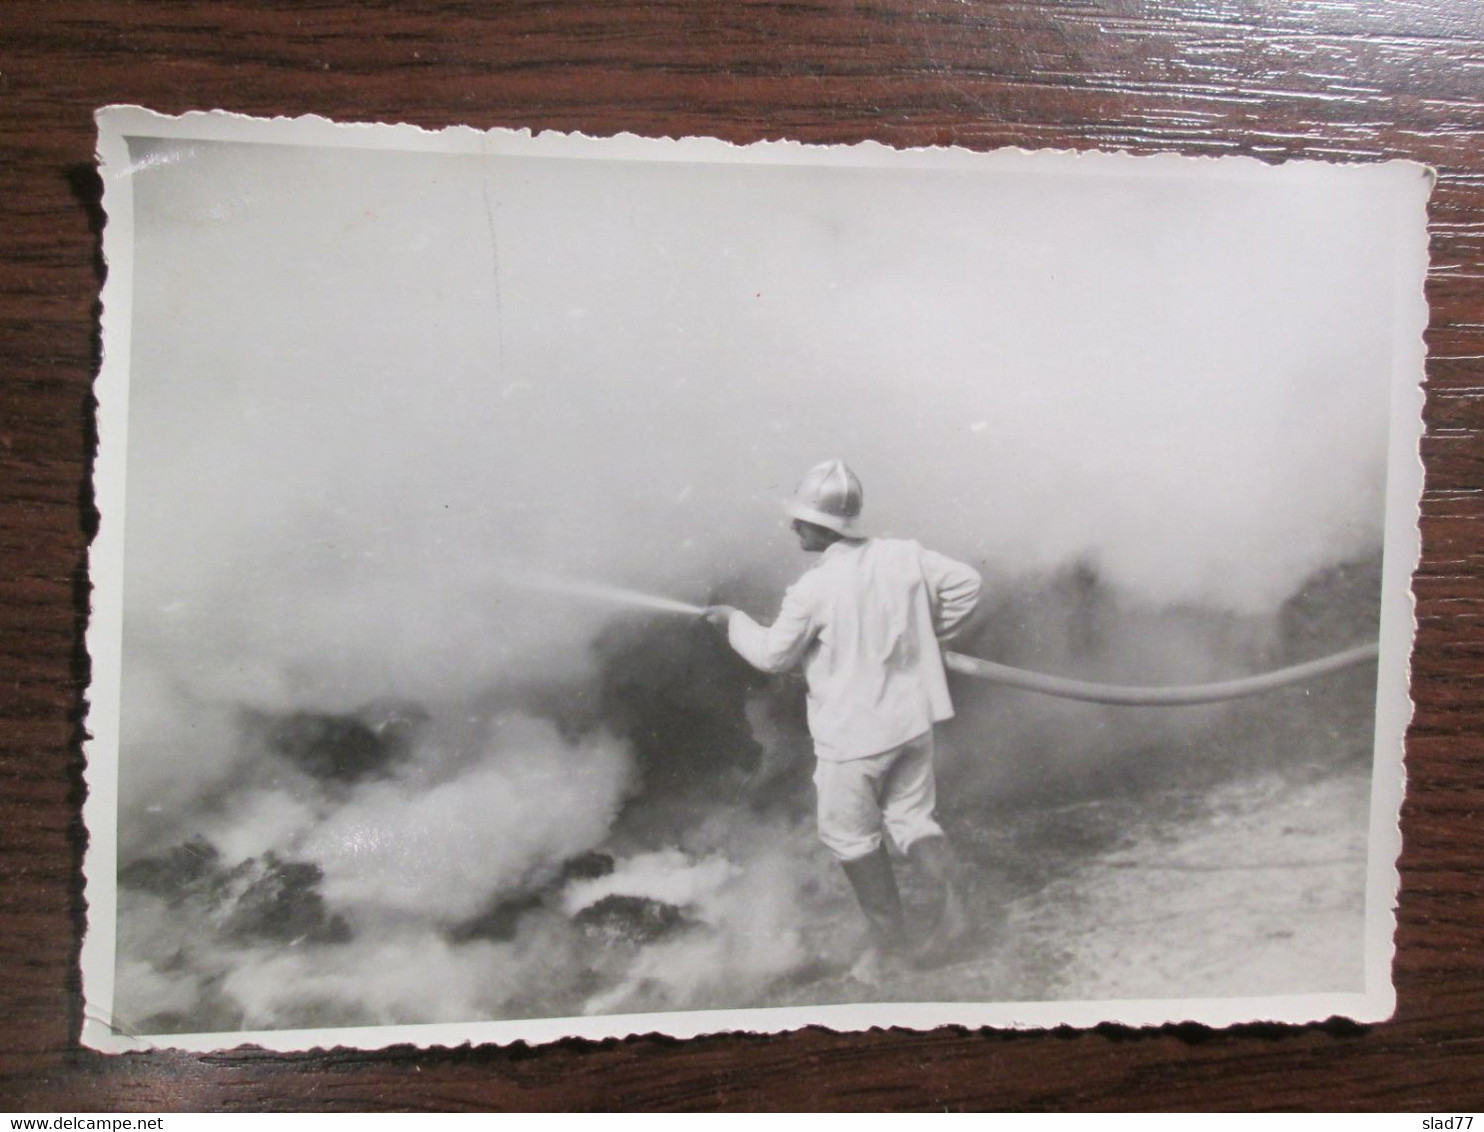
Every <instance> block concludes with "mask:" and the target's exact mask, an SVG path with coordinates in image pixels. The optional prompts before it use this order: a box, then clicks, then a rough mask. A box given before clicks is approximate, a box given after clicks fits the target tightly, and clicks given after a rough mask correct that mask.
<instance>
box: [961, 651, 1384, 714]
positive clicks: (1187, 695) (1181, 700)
mask: <svg viewBox="0 0 1484 1132" xmlns="http://www.w3.org/2000/svg"><path fill="white" fill-rule="evenodd" d="M1379 652H1380V647H1379V646H1378V645H1374V644H1370V645H1357V646H1356V647H1355V648H1350V649H1345V650H1344V651H1343V652H1337V653H1333V654H1332V655H1330V656H1325V657H1320V658H1319V659H1318V660H1311V661H1307V662H1305V663H1303V664H1295V665H1291V666H1289V667H1287V668H1278V669H1274V670H1273V671H1272V672H1263V673H1260V674H1258V675H1256V676H1244V677H1241V678H1239V679H1236V680H1222V681H1219V682H1217V683H1214V684H1187V685H1183V686H1177V687H1172V688H1171V687H1137V686H1131V685H1125V684H1097V683H1093V682H1091V681H1087V680H1072V679H1068V678H1066V677H1063V676H1048V675H1046V674H1045V673H1041V672H1031V671H1028V670H1027V669H1024V668H1013V667H1011V666H1010V665H1008V664H996V663H995V662H994V661H992V660H981V659H979V658H978V657H977V656H965V655H963V654H962V653H956V652H945V653H944V654H943V663H944V665H945V666H946V667H947V668H948V669H949V670H950V671H953V672H959V673H962V674H963V675H965V676H973V677H976V678H977V679H980V680H988V681H990V682H991V683H994V684H1002V685H1005V686H1006V687H1010V688H1020V689H1023V690H1025V691H1028V692H1041V693H1044V694H1045V695H1048V696H1060V697H1061V698H1063V699H1069V700H1086V701H1088V702H1090V703H1096V704H1130V705H1144V706H1153V707H1182V706H1188V705H1191V704H1209V703H1215V702H1217V701H1219V700H1235V699H1240V698H1241V697H1243V696H1255V695H1258V694H1259V693H1261V692H1267V691H1271V690H1272V689H1274V688H1282V687H1285V686H1287V685H1290V684H1299V683H1302V682H1303V681H1305V680H1309V679H1311V678H1313V677H1315V676H1323V675H1325V674H1326V673H1330V672H1335V671H1338V670H1339V669H1342V668H1348V667H1350V666H1351V665H1355V664H1364V663H1365V662H1366V661H1368V660H1374V659H1375V658H1376V656H1377V655H1378V654H1379Z"/></svg>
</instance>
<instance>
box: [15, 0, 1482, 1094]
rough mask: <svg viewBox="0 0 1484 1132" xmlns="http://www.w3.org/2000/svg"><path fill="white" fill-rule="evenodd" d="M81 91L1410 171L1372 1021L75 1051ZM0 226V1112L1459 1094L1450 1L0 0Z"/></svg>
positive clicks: (463, 119)
mask: <svg viewBox="0 0 1484 1132" xmlns="http://www.w3.org/2000/svg"><path fill="white" fill-rule="evenodd" d="M116 102H123V103H139V104H143V105H146V106H150V107H152V108H155V109H158V110H161V111H166V112H180V111H184V110H189V109H201V108H211V107H223V108H227V109H231V110H236V111H241V112H244V113H250V114H258V115H276V114H301V113H309V112H312V113H317V114H322V115H325V116H328V117H333V118H337V119H344V120H363V121H373V120H375V121H410V122H415V123H418V124H420V125H424V126H430V127H436V126H443V125H447V124H452V123H465V124H471V125H476V126H497V125H498V126H516V127H533V128H540V129H546V128H551V129H559V130H581V131H584V132H588V133H594V134H611V133H616V132H620V131H632V132H635V133H640V134H648V135H681V134H692V133H701V134H711V135H715V136H719V137H722V138H726V139H728V140H731V141H736V142H749V141H753V140H756V139H760V138H780V137H787V138H796V139H800V140H805V141H811V142H854V141H859V140H862V139H867V138H870V139H875V140H878V141H882V142H887V143H891V144H894V145H904V146H905V145H928V144H950V143H951V144H957V145H964V146H970V147H974V148H989V147H994V146H1004V145H1016V146H1024V147H1047V146H1050V147H1059V148H1075V149H1086V148H1105V149H1128V150H1133V151H1137V152H1149V151H1156V150H1174V151H1178V152H1181V153H1188V154H1223V153H1245V154H1252V155H1256V156H1258V157H1262V158H1265V159H1271V160H1276V159H1280V158H1285V157H1311V158H1313V157H1318V158H1332V159H1367V160H1373V159H1377V158H1383V157H1406V158H1412V159H1415V160H1418V161H1424V162H1427V163H1429V164H1431V165H1433V166H1434V167H1436V169H1437V170H1438V173H1439V180H1438V185H1437V190H1436V192H1435V194H1434V197H1433V200H1432V204H1431V208H1430V221H1431V233H1432V237H1431V249H1432V267H1431V272H1430V275H1429V281H1428V298H1429V300H1430V303H1431V307H1432V315H1431V326H1430V329H1429V331H1428V336H1427V341H1428V346H1429V350H1430V356H1429V359H1428V363H1427V376H1428V388H1427V408H1426V420H1427V427H1428V434H1427V438H1426V440H1425V442H1424V445H1423V456H1424V461H1425V464H1426V469H1427V481H1426V484H1427V486H1426V496H1425V499H1424V503H1423V511H1424V518H1423V536H1424V561H1423V565H1422V569H1421V572H1420V574H1419V575H1418V577H1417V580H1416V587H1415V588H1416V595H1417V611H1418V616H1419V619H1420V623H1421V630H1420V634H1419V637H1418V642H1417V651H1416V656H1415V659H1414V666H1413V672H1414V685H1413V693H1414V698H1415V700H1416V703H1417V715H1416V720H1415V723H1414V725H1413V728H1412V731H1411V735H1410V738H1409V740H1408V747H1407V764H1408V772H1409V777H1410V782H1409V788H1408V798H1407V802H1406V806H1405V810H1404V818H1403V833H1404V837H1405V842H1406V847H1405V851H1404V854H1403V858H1402V862H1401V874H1402V892H1401V897H1400V911H1399V919H1400V928H1399V932H1398V947H1399V950H1398V956H1397V961H1396V985H1397V989H1398V994H1399V1000H1400V1005H1399V1009H1398V1012H1397V1015H1396V1018H1395V1019H1394V1020H1393V1021H1391V1022H1388V1023H1386V1024H1383V1025H1375V1026H1368V1027H1363V1028H1362V1027H1355V1026H1350V1025H1343V1024H1336V1025H1331V1026H1328V1027H1308V1028H1281V1027H1253V1028H1239V1029H1237V1030H1233V1031H1222V1032H1214V1031H1209V1030H1205V1029H1201V1028H1198V1027H1180V1028H1166V1029H1164V1030H1157V1031H1155V1030H1151V1031H1129V1030H1119V1029H1114V1028H1105V1029H1102V1030H1097V1031H1093V1032H1088V1033H1073V1032H1070V1031H1067V1032H1056V1033H1024V1034H1017V1033H997V1032H966V1031H962V1030H942V1031H938V1032H935V1033H931V1034H914V1033H904V1032H892V1033H881V1032H875V1033H871V1034H864V1035H843V1036H842V1035H835V1034H831V1033H827V1032H824V1031H819V1030H811V1031H806V1032H803V1033H797V1034H792V1035H787V1036H781V1037H770V1038H756V1037H718V1038H711V1039H703V1040H697V1041H687V1042H676V1041H670V1040H659V1039H645V1038H641V1039H634V1040H630V1041H624V1042H608V1043H602V1044H594V1043H568V1044H563V1045H557V1046H550V1047H545V1048H541V1049H537V1050H532V1049H528V1048H524V1047H515V1048H504V1049H499V1048H480V1049H473V1050H470V1049H463V1050H454V1051H440V1052H420V1051H415V1050H405V1049H404V1050H400V1051H391V1052H381V1053H348V1052H325V1053H315V1054H305V1055H300V1056H282V1055H268V1054H260V1053H234V1054H230V1055H219V1056H203V1055H187V1054H179V1053H158V1054H147V1055H128V1056H121V1057H104V1056H101V1055H98V1054H94V1053H92V1052H90V1051H87V1050H84V1049H82V1048H81V1047H80V1046H79V1045H78V1032H79V1026H80V1020H81V1010H82V1005H81V998H80V994H79V977H78V966H77V965H78V944H79V939H80V936H81V932H82V926H83V894H82V885H81V873H80V862H81V854H82V849H83V845H84V838H85V832H84V830H83V829H82V826H81V823H80V817H79V812H80V802H81V797H82V789H83V788H82V778H81V755H80V734H81V733H80V723H79V720H80V717H81V710H82V698H83V695H84V691H85V688H86V684H87V675H88V665H87V658H86V654H85V652H84V650H83V647H82V631H83V627H84V624H85V618H86V606H87V584H86V561H87V551H88V542H89V539H90V536H91V534H92V531H93V528H94V516H93V511H92V505H91V501H90V489H89V486H88V478H89V461H90V454H91V449H92V445H93V438H94V429H93V424H92V400H91V397H92V394H91V384H92V379H93V376H94V372H95V369H96V366H97V360H98V346H97V339H96V326H95V315H96V303H97V294H98V288H99V283H100V276H99V271H100V267H99V255H98V232H99V226H100V223H101V218H100V216H99V213H98V208H97V204H96V197H97V183H96V179H95V176H94V174H93V172H92V154H93V147H94V131H93V124H92V117H91V115H92V111H93V110H94V109H95V108H96V107H98V106H101V105H104V104H107V103H116ZM0 218H3V219H0V553H3V570H0V1108H13V1109H40V1110H48V1111H67V1110H98V1109H102V1110H147V1111H163V1110H179V1109H228V1110H252V1109H356V1108H398V1109H403V1108H410V1109H450V1108H451V1109H485V1108H492V1109H500V1108H579V1109H580V1108H691V1109H709V1108H813V1107H870V1108H885V1107H891V1108H945V1107H946V1108H958V1107H974V1108H985V1107H993V1108H1008V1107H1015V1108H1054V1109H1062V1108H1068V1109H1070V1108H1078V1109H1084V1108H1217V1107H1220V1108H1240V1109H1246V1108H1326V1109H1347V1108H1385V1109H1397V1108H1407V1109H1421V1110H1443V1109H1451V1110H1458V1109H1460V1108H1463V1109H1467V1108H1478V1107H1484V1104H1481V1102H1484V906H1481V902H1480V899H1479V888H1480V884H1481V876H1484V869H1481V863H1484V822H1481V818H1480V815H1481V811H1484V743H1481V721H1484V694H1481V693H1484V523H1481V521H1480V520H1481V518H1484V443H1481V435H1480V429H1481V426H1484V5H1481V4H1480V3H1479V2H1478V0H1349V2H1341V0H1104V2H1099V0H1013V2H1012V0H1003V2H987V0H922V2H918V0H869V2H858V3H846V2H834V0H817V2H810V0H804V2H788V3H784V2H781V0H779V2H764V3H753V2H747V0H668V2H643V3H627V2H619V0H612V2H609V3H600V2H594V0H573V2H570V3H546V2H536V0H511V2H507V3H498V2H495V3H472V2H467V0H447V2H444V3H428V4H420V5H410V4H397V5H392V4H369V5H368V4H351V3H314V4H283V5H260V6H249V5H246V4H239V3H211V4H208V3H122V2H119V3H59V2H54V0H9V2H7V3H5V4H4V5H3V6H0Z"/></svg>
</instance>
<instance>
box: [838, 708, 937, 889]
mask: <svg viewBox="0 0 1484 1132" xmlns="http://www.w3.org/2000/svg"><path fill="white" fill-rule="evenodd" d="M814 789H815V792H816V793H817V795H818V803H819V839H820V840H821V841H823V842H824V844H825V847H826V848H827V849H829V851H830V852H831V853H833V854H834V855H835V856H836V857H837V858H838V859H839V860H841V861H855V860H859V859H860V858H861V857H869V856H870V855H871V854H872V853H874V852H876V850H877V849H879V848H880V847H881V835H882V831H883V829H884V830H885V832H887V833H889V834H891V839H892V841H893V842H894V843H895V844H896V847H897V848H898V849H900V850H901V851H902V852H903V853H905V852H906V851H907V850H908V849H909V848H910V847H911V846H912V845H913V844H914V843H916V842H918V841H921V840H923V839H924V838H927V837H942V836H943V829H942V827H941V826H939V825H938V823H937V822H936V821H934V820H933V810H934V808H935V807H936V806H937V803H938V796H937V786H936V784H935V783H934V781H933V733H932V731H931V730H928V731H925V732H923V733H922V734H921V735H919V736H918V737H917V738H915V739H909V740H908V741H907V742H905V743H903V744H902V745H901V746H900V747H893V748H891V749H890V750H889V751H882V752H881V753H880V754H876V755H868V756H867V757H866V758H863V759H849V760H847V761H845V762H826V761H825V760H824V759H820V760H819V762H818V763H817V764H816V765H815V768H814Z"/></svg>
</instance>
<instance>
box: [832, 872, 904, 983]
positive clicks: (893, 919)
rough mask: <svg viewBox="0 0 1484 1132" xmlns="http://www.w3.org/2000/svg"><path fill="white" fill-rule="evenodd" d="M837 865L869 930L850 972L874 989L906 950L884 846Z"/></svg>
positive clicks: (895, 892)
mask: <svg viewBox="0 0 1484 1132" xmlns="http://www.w3.org/2000/svg"><path fill="white" fill-rule="evenodd" d="M840 864H841V866H842V867H843V868H844V869H845V875H846V876H847V877H848V878H850V887H851V888H853V889H854V890H855V898H856V900H857V901H858V902H859V904H860V906H861V911H862V912H864V913H865V914H866V923H867V925H868V926H869V927H870V931H871V945H870V946H869V947H868V948H867V949H866V953H865V954H864V955H862V956H861V957H860V959H859V961H858V962H857V963H856V964H855V966H854V967H852V968H851V971H850V973H851V974H852V975H854V976H855V977H856V978H857V979H859V980H860V981H861V982H863V983H866V984H868V985H870V986H876V985H878V984H879V983H880V982H881V979H882V978H883V976H885V975H886V974H887V973H888V972H889V970H890V968H891V966H892V964H893V962H894V961H895V960H897V959H900V958H901V957H902V956H903V955H904V954H905V953H906V949H907V936H906V932H905V931H903V929H902V901H901V897H900V896H898V894H897V878H896V877H895V876H894V875H893V874H892V871H891V858H890V857H888V856H887V854H886V846H885V845H878V846H877V847H876V851H875V852H874V853H871V854H869V855H867V856H865V857H859V858H857V859H856V860H854V861H841V862H840Z"/></svg>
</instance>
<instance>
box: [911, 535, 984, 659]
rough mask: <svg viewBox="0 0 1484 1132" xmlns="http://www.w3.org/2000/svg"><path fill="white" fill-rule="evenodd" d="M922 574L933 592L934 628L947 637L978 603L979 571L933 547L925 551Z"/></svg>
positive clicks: (929, 589)
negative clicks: (936, 550)
mask: <svg viewBox="0 0 1484 1132" xmlns="http://www.w3.org/2000/svg"><path fill="white" fill-rule="evenodd" d="M922 576H923V578H924V579H925V580H926V582H927V584H928V592H929V593H930V594H931V595H932V609H933V632H934V633H936V634H937V636H938V639H939V640H948V639H949V638H950V637H952V636H953V634H954V633H956V632H957V631H958V630H959V629H961V628H963V625H964V622H965V621H967V620H968V619H969V614H971V613H973V612H974V607H975V606H976V605H978V604H979V588H980V585H981V584H982V583H981V580H980V577H979V571H977V570H975V569H974V568H973V567H972V566H966V565H965V564H964V563H962V562H958V561H955V560H954V559H952V558H949V557H948V556H947V555H944V554H938V553H936V552H934V551H931V550H924V551H923V552H922Z"/></svg>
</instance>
